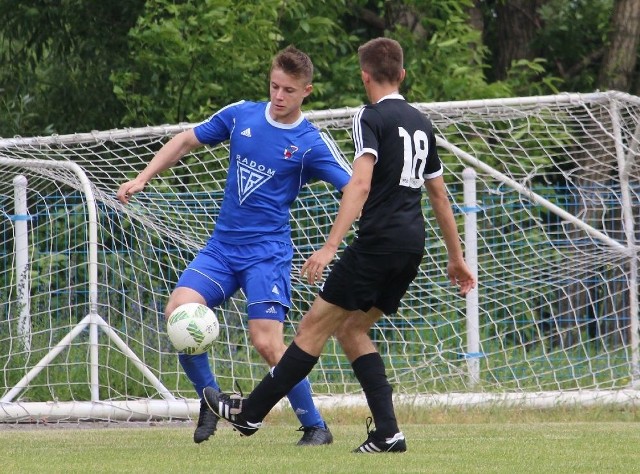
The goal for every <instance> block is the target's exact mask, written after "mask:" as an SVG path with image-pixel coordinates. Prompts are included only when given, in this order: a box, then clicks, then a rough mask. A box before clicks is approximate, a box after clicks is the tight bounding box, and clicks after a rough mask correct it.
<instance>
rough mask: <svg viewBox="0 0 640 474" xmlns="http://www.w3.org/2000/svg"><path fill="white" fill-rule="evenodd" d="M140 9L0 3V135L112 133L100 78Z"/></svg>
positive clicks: (113, 108) (119, 58)
mask: <svg viewBox="0 0 640 474" xmlns="http://www.w3.org/2000/svg"><path fill="white" fill-rule="evenodd" d="M143 3H144V2H142V1H136V2H131V1H129V0H113V1H109V2H90V1H87V0H68V1H46V0H27V1H21V2H15V1H11V0H0V16H2V18H3V21H2V22H1V23H0V94H1V100H0V136H13V135H16V134H19V135H23V136H24V135H31V134H45V133H52V132H58V133H65V132H69V133H70V132H82V131H89V130H91V129H105V128H111V127H114V126H116V125H117V124H118V123H119V120H120V116H121V115H122V113H123V112H122V106H121V104H120V103H119V102H118V100H117V99H116V97H115V96H114V94H113V93H112V87H111V84H110V83H109V81H108V77H109V74H110V72H111V70H112V69H113V68H115V67H117V64H119V63H123V62H125V61H126V54H124V51H125V49H126V32H127V31H128V30H129V28H130V27H131V26H132V24H133V22H135V19H136V18H137V16H138V13H139V11H140V8H141V6H142V5H143Z"/></svg>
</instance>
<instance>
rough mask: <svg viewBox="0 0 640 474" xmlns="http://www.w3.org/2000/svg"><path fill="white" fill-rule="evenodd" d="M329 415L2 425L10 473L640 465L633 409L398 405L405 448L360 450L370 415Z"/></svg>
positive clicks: (628, 468) (635, 468) (4, 462)
mask: <svg viewBox="0 0 640 474" xmlns="http://www.w3.org/2000/svg"><path fill="white" fill-rule="evenodd" d="M356 415H358V416H359V415H360V414H359V413H354V412H353V410H349V411H348V412H347V410H346V409H342V410H338V409H336V410H333V411H331V412H329V413H325V417H326V419H327V420H328V421H329V422H330V425H331V429H332V431H333V433H334V437H335V442H334V444H333V445H330V446H323V447H318V448H315V447H314V448H299V447H296V446H295V443H296V441H297V440H298V439H299V437H300V433H298V432H296V431H295V428H297V425H296V424H295V420H294V419H293V418H292V417H290V416H288V415H280V416H278V415H275V416H272V417H271V418H269V419H268V423H267V425H266V426H265V427H264V428H263V429H261V430H260V431H259V432H258V433H256V434H255V435H254V436H252V437H250V438H241V437H240V436H239V435H238V433H236V432H235V431H233V430H231V429H230V428H229V427H228V425H225V424H223V423H221V425H220V429H219V430H218V432H217V433H216V435H215V436H214V437H213V438H212V439H210V440H209V441H207V442H205V443H202V444H200V445H196V444H194V443H193V441H192V439H191V436H192V432H193V428H192V424H191V423H187V422H181V423H151V424H144V425H142V426H141V425H140V424H135V426H133V427H131V426H130V425H128V424H127V423H110V424H109V423H83V424H77V423H67V424H62V423H56V424H48V425H43V424H39V425H3V426H0V459H1V461H0V462H1V464H0V465H1V466H2V467H1V469H0V470H1V471H2V472H7V473H23V472H24V473H26V472H39V471H42V472H48V473H49V472H50V473H63V472H64V473H76V472H78V473H80V472H82V473H101V472H105V473H106V472H123V473H125V472H126V473H164V472H176V473H200V472H202V473H205V472H206V473H216V474H217V473H236V472H239V473H324V472H326V473H342V472H344V473H370V474H373V473H384V472H391V473H395V472H433V473H476V472H477V473H527V472H532V473H533V472H540V473H565V472H566V473H600V472H611V473H626V472H629V473H630V472H639V471H640V449H639V448H638V446H640V424H638V414H637V413H636V412H635V411H628V410H617V409H583V410H579V409H575V410H551V411H544V412H542V411H513V410H496V411H487V410H485V411H464V410H457V411H446V410H435V411H434V410H431V411H421V412H416V411H410V412H403V411H402V410H399V418H400V419H401V420H403V419H404V420H409V422H403V423H402V430H403V431H404V433H405V435H406V437H407V443H408V449H409V450H408V451H407V452H406V453H404V454H387V455H359V454H352V453H351V452H350V451H351V450H352V449H353V448H354V447H356V446H357V445H358V444H359V443H360V442H362V441H363V440H364V438H365V435H366V434H365V426H364V418H363V419H362V422H356V420H355V418H356V417H357V416H356Z"/></svg>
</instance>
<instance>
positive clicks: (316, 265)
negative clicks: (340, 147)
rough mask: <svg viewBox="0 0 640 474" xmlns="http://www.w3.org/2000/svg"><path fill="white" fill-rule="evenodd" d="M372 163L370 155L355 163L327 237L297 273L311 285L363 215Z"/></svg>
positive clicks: (373, 160) (318, 278) (319, 276)
mask: <svg viewBox="0 0 640 474" xmlns="http://www.w3.org/2000/svg"><path fill="white" fill-rule="evenodd" d="M374 164H375V157H374V156H373V155H372V154H371V153H365V154H363V155H361V156H359V157H358V158H357V159H356V160H355V161H354V163H353V173H352V174H351V179H350V180H349V183H347V185H346V186H345V187H344V188H343V192H342V199H341V200H340V208H339V209H338V215H337V216H336V218H335V220H334V222H333V225H332V226H331V231H330V232H329V237H327V241H326V242H325V244H324V245H323V246H322V248H321V249H320V250H317V251H316V252H314V253H313V255H311V257H309V259H308V260H307V261H306V262H305V263H304V265H303V266H302V269H301V271H300V274H301V275H302V277H303V278H304V277H305V275H306V277H307V281H308V282H309V283H310V284H312V285H313V284H314V283H315V282H316V281H318V280H321V279H322V273H323V271H324V269H325V268H326V266H327V265H329V263H330V262H331V260H333V257H335V255H336V252H337V251H338V248H339V247H340V244H341V243H342V240H343V239H344V236H345V235H347V232H349V229H351V226H352V225H353V223H354V222H355V220H356V219H357V218H358V216H359V215H360V213H361V212H362V207H363V206H364V203H365V201H366V200H367V197H369V190H370V189H371V176H372V175H373V166H374Z"/></svg>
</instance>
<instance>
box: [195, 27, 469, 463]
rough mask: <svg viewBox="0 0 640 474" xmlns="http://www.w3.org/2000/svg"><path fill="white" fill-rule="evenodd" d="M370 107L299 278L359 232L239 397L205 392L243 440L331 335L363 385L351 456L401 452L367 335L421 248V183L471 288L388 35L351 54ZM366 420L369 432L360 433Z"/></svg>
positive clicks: (388, 395)
mask: <svg viewBox="0 0 640 474" xmlns="http://www.w3.org/2000/svg"><path fill="white" fill-rule="evenodd" d="M358 57H359V60H360V68H361V78H362V82H363V84H364V88H365V90H366V92H367V97H368V98H369V101H370V104H369V105H367V106H365V107H364V108H362V109H361V110H360V111H359V112H358V113H357V114H356V115H355V117H354V119H353V140H354V144H355V158H354V163H353V173H352V176H351V180H350V181H349V184H347V186H346V187H345V188H344V189H343V196H342V200H341V202H340V209H339V211H338V215H337V217H336V219H335V221H334V223H333V227H332V229H331V232H330V233H329V236H328V238H327V241H326V243H325V245H324V246H323V247H322V248H321V249H320V250H318V251H316V252H315V253H314V254H313V255H312V256H311V257H310V258H309V259H308V260H307V261H306V262H305V264H304V265H303V267H302V270H301V272H302V276H303V277H305V276H306V278H307V281H309V283H311V284H313V283H315V282H316V281H318V280H320V279H322V273H323V271H324V269H325V267H326V266H327V265H328V264H329V263H330V262H331V261H332V260H333V258H334V256H335V254H336V252H337V250H338V247H339V245H340V243H341V242H342V239H343V238H344V236H345V235H346V233H347V232H348V231H349V229H350V228H351V226H352V224H353V223H354V221H355V220H356V219H357V218H358V216H360V219H359V222H358V233H357V236H356V237H355V238H354V239H353V242H352V243H351V244H350V245H349V246H347V247H346V248H345V250H344V252H343V254H342V255H341V257H340V259H339V260H338V261H337V262H336V263H335V265H334V266H333V268H332V270H331V272H330V273H329V276H328V277H327V279H326V282H325V283H324V286H323V288H322V290H321V291H320V293H319V295H318V296H317V297H316V299H315V300H314V302H313V305H312V306H311V308H310V309H309V311H308V312H307V313H306V314H305V315H304V317H303V318H302V320H301V322H300V326H299V328H298V331H297V334H296V336H295V339H294V340H293V342H292V343H291V345H290V346H289V347H288V349H287V351H286V352H285V354H284V355H283V356H282V358H281V359H280V361H279V362H278V364H277V365H276V366H275V367H273V368H272V369H271V371H270V373H269V374H268V375H266V376H265V377H264V379H263V380H262V381H261V382H260V383H259V384H258V386H256V388H255V389H254V390H253V392H251V394H250V395H249V397H248V398H242V397H240V396H238V395H228V394H224V393H219V392H217V391H215V390H207V389H205V392H204V396H205V400H206V401H207V403H208V405H209V407H210V408H211V409H212V410H213V411H214V412H215V413H216V414H218V415H219V416H220V417H222V418H224V419H226V420H227V421H229V422H231V423H232V425H233V426H234V427H235V428H236V429H237V430H238V431H239V432H240V433H241V434H243V435H245V436H250V435H252V434H253V433H255V432H256V431H257V430H258V429H259V428H260V426H261V424H262V420H263V419H264V418H265V416H266V415H267V414H268V413H269V411H270V410H271V409H272V408H273V407H274V406H275V405H276V404H277V403H278V401H279V400H280V399H281V398H282V397H284V396H285V395H286V394H287V393H288V392H289V390H290V389H291V387H293V386H294V385H295V384H296V383H298V382H299V381H300V380H302V379H303V378H304V377H306V376H307V374H309V372H311V370H312V369H313V367H314V365H315V364H316V362H317V361H318V358H319V357H320V354H321V352H322V349H323V347H324V345H325V343H326V341H327V339H329V337H331V336H332V335H333V336H335V337H336V338H337V339H338V341H339V343H340V345H341V346H342V349H343V350H344V352H345V354H346V356H347V358H348V359H349V361H350V362H351V366H352V368H353V371H354V373H355V375H356V377H357V379H358V381H359V382H360V385H361V386H362V389H363V391H364V394H365V397H366V399H367V404H368V405H369V409H370V410H371V414H372V418H373V419H372V420H368V423H367V435H368V436H367V439H366V441H365V442H364V443H362V444H361V445H360V446H358V447H357V448H356V449H355V450H354V452H357V453H382V452H403V451H406V449H407V445H406V441H405V438H404V435H403V434H402V432H401V431H400V429H399V427H398V422H397V420H396V416H395V411H394V407H393V400H392V388H391V385H390V384H389V382H388V380H387V376H386V373H385V367H384V362H383V360H382V357H381V356H380V354H379V353H378V351H377V349H376V347H375V345H374V344H373V341H372V340H371V338H370V337H369V331H370V330H371V328H372V326H373V325H374V324H375V322H376V321H378V320H379V319H380V318H381V317H383V316H384V314H392V313H395V312H396V311H397V310H398V307H399V305H400V300H401V298H402V297H403V295H404V294H405V292H406V291H407V288H408V287H409V285H410V284H411V282H412V281H413V279H414V278H415V277H416V275H417V272H418V266H419V265H420V262H421V260H422V256H423V254H424V248H425V220H424V215H423V212H422V205H421V194H422V186H423V185H424V186H425V188H426V189H427V193H428V196H429V201H430V203H431V207H432V209H433V212H434V214H435V216H436V220H437V222H438V226H439V228H440V231H441V233H442V236H443V239H444V242H445V245H446V248H447V254H448V265H447V273H448V277H449V280H450V281H451V283H452V284H455V285H457V286H459V292H460V294H461V295H466V294H467V293H468V292H469V291H471V290H472V289H473V288H474V287H475V284H476V280H475V277H474V275H473V274H472V273H471V271H470V270H469V267H468V266H467V264H466V263H465V261H464V256H463V252H462V247H461V245H460V238H459V235H458V231H457V227H456V223H455V220H454V217H453V212H452V210H451V204H450V203H449V199H448V196H447V191H446V187H445V184H444V180H443V176H442V173H443V167H442V164H441V163H440V159H439V157H438V153H437V151H436V144H435V137H434V133H433V128H432V125H431V122H430V121H429V120H428V119H427V118H426V117H425V116H424V115H423V114H422V113H420V112H419V111H418V110H417V109H415V108H414V107H412V106H411V105H410V104H409V103H407V101H406V100H405V99H404V97H403V96H401V95H400V94H399V87H400V84H401V83H402V81H403V80H404V77H405V70H404V68H403V51H402V47H401V46H400V44H399V43H398V42H397V41H395V40H392V39H389V38H377V39H374V40H371V41H369V42H367V43H365V44H364V45H362V46H360V48H359V49H358ZM371 421H373V423H374V424H375V430H369V427H370V424H371Z"/></svg>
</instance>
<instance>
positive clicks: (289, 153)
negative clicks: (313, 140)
mask: <svg viewBox="0 0 640 474" xmlns="http://www.w3.org/2000/svg"><path fill="white" fill-rule="evenodd" d="M296 151H298V147H297V146H295V145H289V146H288V147H287V148H285V149H284V159H285V160H288V159H289V158H291V157H292V156H293V154H294V153H295V152H296Z"/></svg>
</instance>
